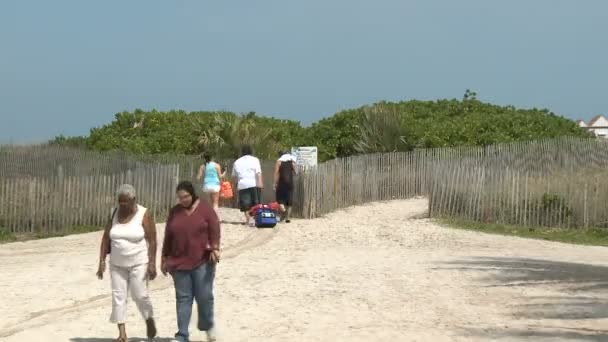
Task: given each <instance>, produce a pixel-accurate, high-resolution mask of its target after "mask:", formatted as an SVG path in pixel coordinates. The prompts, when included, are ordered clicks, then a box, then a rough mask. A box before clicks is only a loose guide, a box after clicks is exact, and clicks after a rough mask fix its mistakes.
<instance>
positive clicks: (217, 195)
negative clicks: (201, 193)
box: [209, 192, 220, 218]
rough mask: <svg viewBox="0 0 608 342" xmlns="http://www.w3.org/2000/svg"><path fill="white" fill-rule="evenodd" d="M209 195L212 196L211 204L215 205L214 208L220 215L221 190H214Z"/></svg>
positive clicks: (218, 215)
mask: <svg viewBox="0 0 608 342" xmlns="http://www.w3.org/2000/svg"><path fill="white" fill-rule="evenodd" d="M209 196H210V197H211V205H212V206H213V210H215V213H216V214H217V217H218V218H219V217H220V213H219V209H220V193H219V192H212V193H210V194H209Z"/></svg>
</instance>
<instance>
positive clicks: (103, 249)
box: [97, 215, 114, 279]
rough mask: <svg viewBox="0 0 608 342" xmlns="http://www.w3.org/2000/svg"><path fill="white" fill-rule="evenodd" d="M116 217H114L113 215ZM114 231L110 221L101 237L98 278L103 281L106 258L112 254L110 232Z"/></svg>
mask: <svg viewBox="0 0 608 342" xmlns="http://www.w3.org/2000/svg"><path fill="white" fill-rule="evenodd" d="M112 217H114V215H112ZM111 229H112V220H111V219H110V221H108V223H107V224H106V226H105V228H104V230H103V236H102V237H101V244H100V246H99V267H98V269H97V278H99V279H103V273H104V272H105V271H106V256H107V255H108V254H109V253H110V230H111Z"/></svg>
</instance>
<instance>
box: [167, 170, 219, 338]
mask: <svg viewBox="0 0 608 342" xmlns="http://www.w3.org/2000/svg"><path fill="white" fill-rule="evenodd" d="M176 192H177V198H178V201H179V204H177V205H176V206H175V207H173V209H171V211H170V213H169V218H168V219H167V228H166V229H165V239H164V243H163V250H162V261H161V271H162V272H163V274H164V275H167V273H170V274H171V276H172V277H173V283H174V285H175V298H176V308H177V327H178V331H177V334H175V338H176V340H177V341H180V342H187V341H189V337H190V334H189V331H188V326H189V325H190V318H191V316H192V302H193V300H196V304H197V307H198V310H197V311H198V329H199V330H200V331H204V332H205V333H206V334H207V340H208V341H215V340H216V329H215V321H214V312H213V309H214V308H213V305H214V297H213V280H214V279H215V265H216V263H218V262H219V260H220V223H219V220H218V218H217V214H216V213H215V210H213V208H212V207H211V206H209V204H208V203H207V202H205V201H200V200H199V199H198V198H197V196H196V194H195V192H194V186H193V185H192V183H190V182H181V183H180V184H179V185H178V186H177V190H176Z"/></svg>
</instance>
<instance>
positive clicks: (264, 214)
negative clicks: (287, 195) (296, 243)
mask: <svg viewBox="0 0 608 342" xmlns="http://www.w3.org/2000/svg"><path fill="white" fill-rule="evenodd" d="M276 225H277V215H276V214H275V212H274V211H273V210H272V209H270V207H263V208H260V209H258V210H256V211H255V226H256V227H258V228H274V226H276Z"/></svg>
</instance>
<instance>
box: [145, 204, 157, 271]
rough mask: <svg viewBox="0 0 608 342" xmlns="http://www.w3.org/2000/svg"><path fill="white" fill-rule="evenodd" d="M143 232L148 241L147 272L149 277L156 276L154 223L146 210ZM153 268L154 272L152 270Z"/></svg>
mask: <svg viewBox="0 0 608 342" xmlns="http://www.w3.org/2000/svg"><path fill="white" fill-rule="evenodd" d="M143 226H144V234H145V238H146V242H147V243H148V272H149V276H150V279H154V278H155V277H156V224H154V219H153V218H152V217H150V215H149V214H148V212H146V214H145V215H144V222H143ZM152 270H154V272H152Z"/></svg>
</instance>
